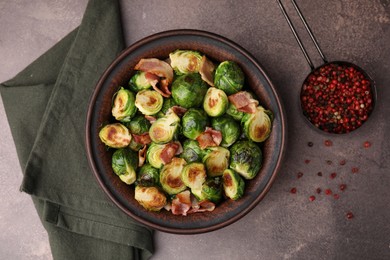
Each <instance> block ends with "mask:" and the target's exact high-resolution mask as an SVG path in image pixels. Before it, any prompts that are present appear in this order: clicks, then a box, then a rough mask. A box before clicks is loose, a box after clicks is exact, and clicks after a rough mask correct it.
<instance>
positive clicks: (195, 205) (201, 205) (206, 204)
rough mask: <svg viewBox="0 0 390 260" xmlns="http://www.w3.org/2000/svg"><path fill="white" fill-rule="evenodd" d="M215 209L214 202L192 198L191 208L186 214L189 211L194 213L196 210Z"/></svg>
mask: <svg viewBox="0 0 390 260" xmlns="http://www.w3.org/2000/svg"><path fill="white" fill-rule="evenodd" d="M214 209H215V204H214V203H213V202H211V201H208V200H203V201H199V202H198V201H196V199H195V202H194V200H193V202H192V208H191V209H190V210H189V211H188V214H190V213H196V212H205V211H213V210H214Z"/></svg>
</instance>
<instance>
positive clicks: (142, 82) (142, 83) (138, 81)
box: [129, 71, 152, 92]
mask: <svg viewBox="0 0 390 260" xmlns="http://www.w3.org/2000/svg"><path fill="white" fill-rule="evenodd" d="M145 74H146V72H143V71H137V72H136V73H135V74H134V76H133V77H131V79H130V81H129V88H130V89H131V90H132V91H134V92H139V91H141V90H145V89H149V88H151V87H152V85H151V84H150V81H149V80H147V79H146V77H145Z"/></svg>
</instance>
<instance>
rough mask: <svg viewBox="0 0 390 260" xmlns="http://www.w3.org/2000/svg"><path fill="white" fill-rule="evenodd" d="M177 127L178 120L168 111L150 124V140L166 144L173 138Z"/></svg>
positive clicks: (171, 111) (173, 113)
mask: <svg viewBox="0 0 390 260" xmlns="http://www.w3.org/2000/svg"><path fill="white" fill-rule="evenodd" d="M179 125H180V118H179V117H178V116H177V115H176V114H175V112H173V110H171V109H170V110H168V112H167V113H166V114H165V115H164V116H163V117H160V118H159V119H157V120H156V122H154V123H153V124H152V126H151V127H150V129H149V136H150V139H152V141H153V142H155V143H159V144H162V143H168V142H169V141H171V140H172V139H173V138H174V136H175V134H176V131H177V129H178V127H179Z"/></svg>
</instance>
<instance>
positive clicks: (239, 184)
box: [222, 169, 245, 200]
mask: <svg viewBox="0 0 390 260" xmlns="http://www.w3.org/2000/svg"><path fill="white" fill-rule="evenodd" d="M222 183H223V190H224V192H225V195H226V196H227V197H228V198H230V199H232V200H238V199H239V198H241V197H242V196H243V195H244V189H245V181H244V180H243V179H242V177H241V176H240V175H239V174H238V173H236V172H235V171H233V170H232V169H226V170H225V171H224V172H223V175H222Z"/></svg>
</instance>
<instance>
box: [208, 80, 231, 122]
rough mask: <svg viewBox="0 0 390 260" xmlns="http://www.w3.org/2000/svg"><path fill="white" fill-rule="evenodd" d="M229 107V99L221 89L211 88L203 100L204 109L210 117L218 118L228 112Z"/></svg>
mask: <svg viewBox="0 0 390 260" xmlns="http://www.w3.org/2000/svg"><path fill="white" fill-rule="evenodd" d="M228 105H229V100H228V97H227V96H226V94H225V92H223V91H222V90H220V89H217V88H214V87H210V88H209V89H208V90H207V93H206V95H205V97H204V100H203V109H204V111H206V113H207V114H208V115H209V116H212V117H217V116H221V115H223V114H224V113H225V112H226V109H227V107H228Z"/></svg>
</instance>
